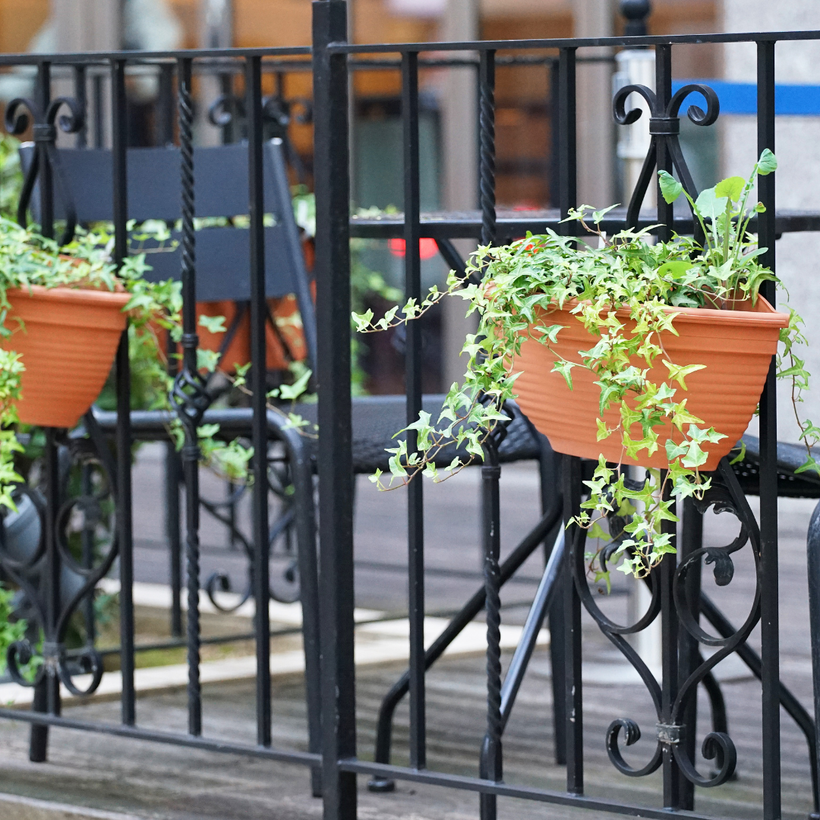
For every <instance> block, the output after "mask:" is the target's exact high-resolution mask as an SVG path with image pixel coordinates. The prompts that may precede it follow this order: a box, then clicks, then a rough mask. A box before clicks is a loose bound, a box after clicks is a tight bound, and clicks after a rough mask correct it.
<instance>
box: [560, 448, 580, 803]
mask: <svg viewBox="0 0 820 820" xmlns="http://www.w3.org/2000/svg"><path fill="white" fill-rule="evenodd" d="M563 471H564V476H563V484H564V493H563V495H564V524H565V525H567V524H569V522H570V520H571V519H572V518H574V517H575V516H576V515H577V514H578V513H579V511H580V509H581V461H580V459H578V458H575V457H574V456H564V467H563ZM583 532H584V531H583V530H581V529H580V528H579V527H577V526H575V525H572V526H570V528H569V529H568V531H567V535H566V537H567V538H568V539H569V541H568V547H569V548H568V550H567V554H566V559H565V564H564V573H565V575H564V624H565V632H564V643H565V648H564V651H565V652H566V679H565V684H564V687H565V688H564V697H565V699H566V720H567V733H566V753H567V791H568V792H570V794H583V793H584V712H583V707H584V701H583V683H582V680H581V598H580V596H579V594H578V590H577V588H576V586H575V573H576V572H578V571H579V568H580V572H581V574H582V575H583V573H584V571H585V566H584V560H585V559H584V542H583V537H582V536H583ZM579 565H580V567H579Z"/></svg>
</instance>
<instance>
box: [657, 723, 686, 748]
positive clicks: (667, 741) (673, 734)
mask: <svg viewBox="0 0 820 820" xmlns="http://www.w3.org/2000/svg"><path fill="white" fill-rule="evenodd" d="M655 729H656V730H657V733H658V741H659V742H660V743H663V744H664V745H665V746H677V745H678V744H679V743H680V742H681V739H682V737H683V730H684V725H683V724H680V725H678V724H677V723H658V724H656V726H655Z"/></svg>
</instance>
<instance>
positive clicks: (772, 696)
mask: <svg viewBox="0 0 820 820" xmlns="http://www.w3.org/2000/svg"><path fill="white" fill-rule="evenodd" d="M774 50H775V42H774V41H773V40H769V41H763V42H760V43H758V46H757V150H758V153H760V152H762V151H763V150H764V149H765V148H768V149H769V150H770V151H774V137H775V128H774V123H775V119H774V118H775V109H774V97H775V54H774ZM758 193H759V196H760V201H761V202H762V203H763V204H764V205H765V206H766V211H765V213H763V214H760V215H759V222H758V236H759V241H760V246H761V247H765V248H766V249H767V250H766V253H765V254H764V255H763V256H762V257H761V258H760V261H761V263H762V264H763V265H765V266H766V267H768V268H770V269H771V270H772V271H775V262H776V260H775V204H776V201H775V175H774V174H769V175H768V176H765V177H760V178H759V179H758ZM761 293H762V294H763V296H764V297H766V298H767V299H769V300H770V301H771V302H772V303H774V301H775V297H776V292H775V287H774V283H773V282H766V283H764V286H763V287H762V288H761ZM760 551H761V557H760V566H759V581H758V582H759V584H760V589H761V597H760V642H761V652H760V654H761V659H762V663H763V673H762V678H761V683H762V687H763V727H762V728H763V731H762V737H763V817H764V818H765V820H775V818H779V817H780V811H781V782H780V634H779V632H780V619H779V609H778V607H779V603H778V600H779V590H778V587H779V579H778V574H777V573H778V559H777V554H778V544H777V392H776V381H775V363H774V358H772V362H771V365H770V366H769V373H768V376H767V378H766V386H765V388H764V390H763V395H762V396H761V397H760Z"/></svg>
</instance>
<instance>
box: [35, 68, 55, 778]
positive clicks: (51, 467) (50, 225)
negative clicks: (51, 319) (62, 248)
mask: <svg viewBox="0 0 820 820" xmlns="http://www.w3.org/2000/svg"><path fill="white" fill-rule="evenodd" d="M35 97H36V101H37V106H38V107H39V109H40V111H42V112H44V113H45V111H46V109H47V108H48V104H49V102H50V100H51V64H50V63H49V62H46V61H44V62H42V63H40V64H39V65H38V66H37V83H36V88H35ZM36 150H37V151H38V152H39V156H38V161H39V163H40V203H41V209H42V210H41V220H40V221H41V225H40V230H41V231H42V233H43V236H47V237H53V236H54V199H53V186H52V179H51V167H50V165H49V163H48V156H47V154H46V143H45V142H38V143H37V149H36ZM53 449H54V441H53V434H52V431H50V430H47V431H46V465H45V476H46V481H47V482H48V488H47V489H48V490H49V492H48V493H47V495H46V513H45V520H44V522H43V527H44V531H45V538H46V545H47V546H46V550H47V555H49V556H50V555H51V554H52V553H56V549H55V546H56V545H54V544H52V539H53V536H54V532H53V529H54V527H53V525H54V511H55V509H56V508H55V507H54V505H55V504H56V503H57V498H56V496H54V497H52V491H54V492H58V491H59V486H60V485H59V480H58V478H57V470H58V466H57V458H56V453H54V452H53ZM49 565H50V558H49V559H48V561H47V564H46V568H45V571H44V572H43V578H42V580H41V582H40V583H41V584H43V585H44V586H43V588H44V590H45V592H46V612H45V623H44V624H43V631H44V633H45V635H46V637H47V639H48V640H51V639H50V638H48V636H49V634H50V624H52V623H54V621H53V620H51V614H50V610H51V609H52V608H53V601H52V599H53V597H54V595H56V596H59V589H58V588H57V590H56V591H54V587H53V585H52V579H54V580H55V583H57V584H59V571H58V574H57V576H56V577H55V576H53V575H52V573H51V572H50V571H49ZM52 592H53V594H51V593H52ZM57 606H58V607H59V603H58V604H57ZM56 617H57V615H56V614H55V616H54V618H55V619H56ZM43 654H44V655H45V647H44V650H43ZM55 686H56V697H59V691H60V690H59V681H58V680H57V678H56V676H54V675H45V676H43V679H42V681H41V682H40V684H39V685H38V686H37V687H36V689H35V692H34V702H33V703H32V709H33V710H34V711H35V712H47V711H49V708H50V707H51V705H52V704H53V702H54V701H55ZM47 754H48V726H32V727H31V734H30V739H29V760H31V761H32V762H33V763H43V762H45V760H46V757H47Z"/></svg>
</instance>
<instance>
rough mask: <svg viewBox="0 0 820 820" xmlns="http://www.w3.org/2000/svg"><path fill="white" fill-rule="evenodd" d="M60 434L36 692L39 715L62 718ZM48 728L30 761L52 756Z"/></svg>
mask: <svg viewBox="0 0 820 820" xmlns="http://www.w3.org/2000/svg"><path fill="white" fill-rule="evenodd" d="M55 434H56V430H55V429H54V428H52V427H47V428H46V430H45V435H46V441H45V464H44V472H45V481H46V509H45V517H44V521H43V531H44V536H43V537H44V538H45V542H46V543H45V545H46V551H45V552H46V554H45V561H44V562H43V572H42V577H41V579H40V584H41V589H42V592H43V602H44V611H43V615H44V622H43V624H42V626H43V649H42V653H43V659H44V661H45V663H46V673H45V675H43V678H42V680H41V682H40V683H39V684H38V685H37V688H36V690H35V692H34V703H33V704H32V708H33V710H34V711H35V712H46V713H48V714H51V715H59V714H60V678H59V676H58V674H57V664H58V663H59V662H60V656H61V654H62V653H63V652H64V649H63V648H62V646H61V645H60V643H59V641H58V635H57V622H58V621H59V618H60V564H61V562H60V551H59V548H58V546H57V511H58V510H59V508H60V464H59V461H60V459H59V453H58V451H57V442H56V435H55ZM48 734H49V732H48V726H36V725H32V727H31V734H30V739H29V760H30V761H31V762H32V763H44V762H45V761H46V758H47V756H48Z"/></svg>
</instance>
